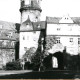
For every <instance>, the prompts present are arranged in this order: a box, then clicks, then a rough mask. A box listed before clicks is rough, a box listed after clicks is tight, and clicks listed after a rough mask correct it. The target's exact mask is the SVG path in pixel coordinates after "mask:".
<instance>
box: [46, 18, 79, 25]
mask: <svg viewBox="0 0 80 80" xmlns="http://www.w3.org/2000/svg"><path fill="white" fill-rule="evenodd" d="M70 18H71V19H72V20H73V23H74V24H80V17H70ZM61 19H62V17H46V21H47V23H52V24H58V23H59V21H60V20H61Z"/></svg>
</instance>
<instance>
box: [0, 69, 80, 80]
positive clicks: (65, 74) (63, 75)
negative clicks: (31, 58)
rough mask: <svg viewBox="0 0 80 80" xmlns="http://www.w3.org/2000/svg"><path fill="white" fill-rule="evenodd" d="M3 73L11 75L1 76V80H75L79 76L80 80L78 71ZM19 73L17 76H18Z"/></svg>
mask: <svg viewBox="0 0 80 80" xmlns="http://www.w3.org/2000/svg"><path fill="white" fill-rule="evenodd" d="M3 73H6V74H8V73H10V74H9V75H0V79H74V78H75V76H76V75H78V77H79V79H80V72H76V71H45V72H37V71H35V72H32V71H28V70H26V71H13V72H11V71H6V72H5V71H3V72H0V74H3ZM16 73H17V74H16Z"/></svg>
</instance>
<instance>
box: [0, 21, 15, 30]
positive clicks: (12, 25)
mask: <svg viewBox="0 0 80 80" xmlns="http://www.w3.org/2000/svg"><path fill="white" fill-rule="evenodd" d="M0 26H2V29H7V30H12V31H15V30H16V29H15V27H16V26H15V23H11V22H6V21H0Z"/></svg>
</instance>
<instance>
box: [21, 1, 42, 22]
mask: <svg viewBox="0 0 80 80" xmlns="http://www.w3.org/2000/svg"><path fill="white" fill-rule="evenodd" d="M40 2H41V0H21V8H20V12H21V23H22V22H24V21H25V20H27V19H28V16H29V18H30V20H31V21H32V22H37V21H40V12H41V11H42V10H41V8H40Z"/></svg>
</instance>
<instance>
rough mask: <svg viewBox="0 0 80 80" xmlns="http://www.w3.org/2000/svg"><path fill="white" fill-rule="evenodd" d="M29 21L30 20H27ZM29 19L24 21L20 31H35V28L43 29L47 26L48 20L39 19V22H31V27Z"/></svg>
mask: <svg viewBox="0 0 80 80" xmlns="http://www.w3.org/2000/svg"><path fill="white" fill-rule="evenodd" d="M27 21H28V20H27ZM27 21H25V22H23V23H22V25H21V27H20V31H35V30H41V29H45V28H46V22H45V21H39V22H30V23H29V27H27V25H26V24H27V23H28V22H27Z"/></svg>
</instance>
